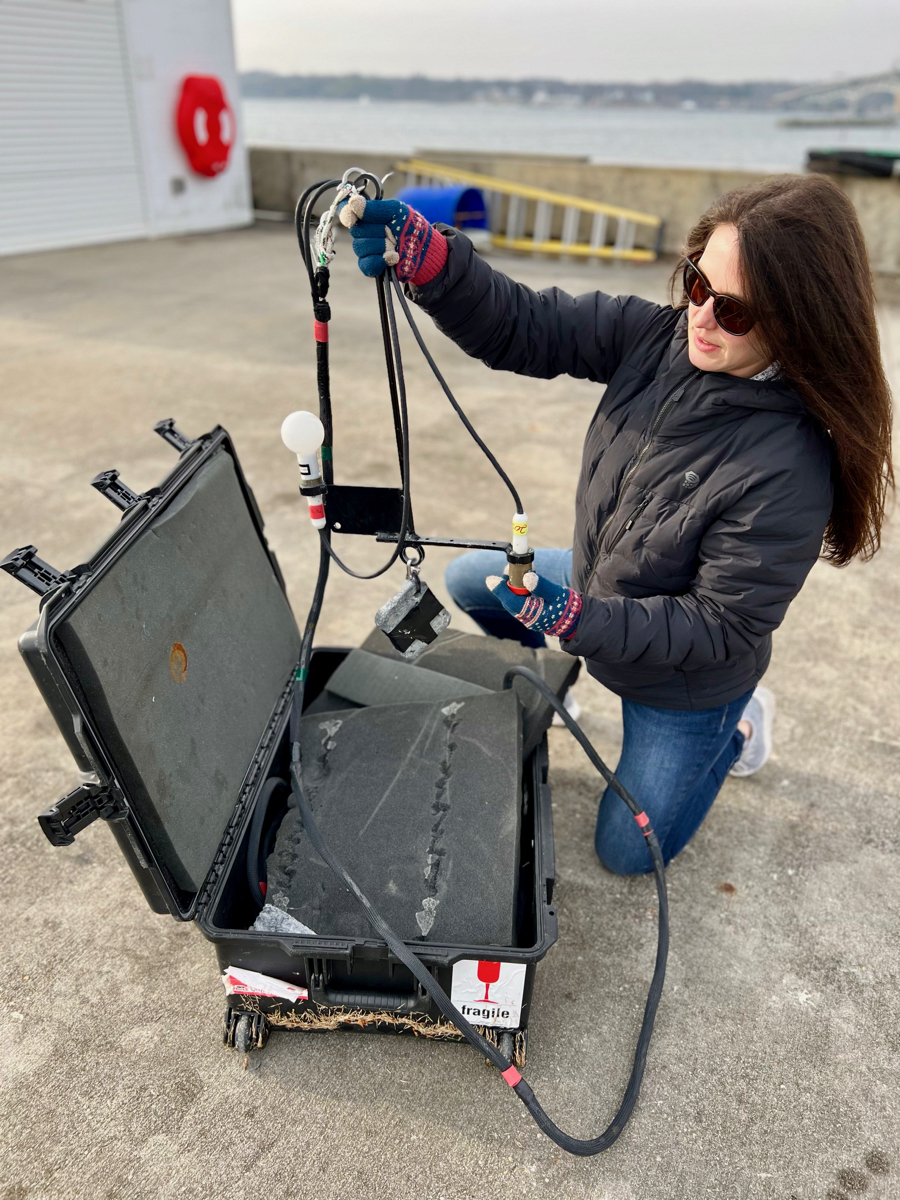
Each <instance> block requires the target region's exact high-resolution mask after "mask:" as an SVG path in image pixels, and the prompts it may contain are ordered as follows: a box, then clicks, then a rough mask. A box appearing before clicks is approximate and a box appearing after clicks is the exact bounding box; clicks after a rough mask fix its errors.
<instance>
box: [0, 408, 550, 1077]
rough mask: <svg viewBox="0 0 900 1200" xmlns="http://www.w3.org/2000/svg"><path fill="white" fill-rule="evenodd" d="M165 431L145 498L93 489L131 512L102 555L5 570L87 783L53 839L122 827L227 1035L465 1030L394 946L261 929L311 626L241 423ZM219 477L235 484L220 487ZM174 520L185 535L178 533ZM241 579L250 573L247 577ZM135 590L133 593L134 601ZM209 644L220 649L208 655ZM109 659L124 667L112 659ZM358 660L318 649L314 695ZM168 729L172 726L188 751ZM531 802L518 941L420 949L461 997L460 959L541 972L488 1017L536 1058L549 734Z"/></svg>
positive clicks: (529, 786)
mask: <svg viewBox="0 0 900 1200" xmlns="http://www.w3.org/2000/svg"><path fill="white" fill-rule="evenodd" d="M156 431H157V432H158V433H159V434H160V435H161V436H162V437H164V438H165V439H166V441H168V442H169V443H170V444H171V445H172V446H173V447H175V448H176V449H178V450H179V451H180V457H179V461H178V463H177V465H176V466H175V468H174V470H173V471H172V472H171V473H170V474H169V475H168V476H167V477H166V479H165V480H164V481H163V482H162V484H161V485H160V486H159V487H158V488H153V489H151V490H150V492H148V493H146V494H144V495H138V494H137V493H134V492H132V491H131V490H130V489H129V488H127V487H126V486H125V485H124V484H122V483H121V481H120V480H119V478H118V474H117V473H116V472H114V471H107V472H104V473H103V474H102V475H99V476H97V478H96V479H95V480H94V486H95V487H97V488H98V490H100V491H101V492H102V493H103V494H105V495H107V496H108V498H109V499H110V500H111V501H112V502H113V503H114V504H115V505H116V506H117V507H118V508H120V509H121V510H123V516H122V520H121V522H120V524H119V526H118V527H117V528H116V530H115V531H114V533H113V534H112V535H111V536H110V537H109V538H108V539H107V540H106V541H105V542H104V543H103V545H102V546H101V547H100V549H99V550H98V551H97V552H96V554H94V555H93V556H92V558H91V559H90V560H89V562H87V563H85V564H82V565H80V566H78V567H76V568H75V569H74V570H72V571H68V572H65V573H61V572H57V571H55V570H54V569H53V568H52V567H49V566H48V565H47V564H46V563H43V562H42V561H41V560H40V559H39V558H38V557H37V555H36V551H35V549H34V547H25V548H24V549H22V550H17V551H14V552H13V553H12V554H10V555H7V557H6V559H4V560H3V561H2V563H0V566H2V567H3V569H4V570H6V571H7V572H9V573H10V574H12V575H14V576H15V577H17V578H19V579H20V581H22V582H23V583H26V584H27V585H28V586H29V587H31V588H32V589H33V590H35V591H37V592H39V593H40V594H41V610H40V616H39V619H38V621H37V622H36V623H35V625H34V626H33V627H32V628H31V629H29V630H28V631H27V632H26V633H24V634H23V635H22V637H21V638H20V640H19V648H20V651H21V653H22V655H23V657H24V658H25V661H26V663H27V665H28V667H29V670H30V671H31V674H32V676H33V678H34V680H35V682H36V683H37V685H38V687H39V689H40V691H41V693H42V695H43V696H44V699H45V701H46V703H47V705H48V707H49V708H50V711H51V712H52V713H53V716H54V718H55V719H56V722H57V724H58V726H59V729H60V732H61V733H62V735H63V737H64V738H65V741H66V743H67V745H68V746H69V749H70V750H71V751H72V754H73V756H74V758H75V761H76V763H77V766H78V770H79V773H80V777H81V784H80V785H79V786H78V787H77V788H75V789H74V790H73V792H71V793H70V794H69V795H68V796H66V797H64V798H63V799H62V800H61V801H59V802H58V804H56V805H54V806H52V807H51V808H50V809H48V810H47V811H46V812H44V813H42V814H41V815H40V817H39V820H40V823H41V826H42V828H43V829H44V832H45V833H46V835H47V836H48V838H49V839H50V840H51V841H52V842H53V843H54V844H55V845H60V846H64V845H68V844H70V843H71V842H72V841H73V840H74V838H75V836H76V835H77V833H78V832H79V831H80V830H81V829H83V828H85V826H86V825H88V824H90V823H91V822H92V821H93V820H95V819H97V818H102V819H104V820H105V821H106V822H107V824H108V825H109V828H110V830H111V832H112V834H113V836H114V837H115V839H116V841H117V843H118V845H119V848H120V849H121V851H122V853H123V855H124V856H125V859H126V861H127V862H128V865H129V866H130V868H131V870H132V871H133V873H134V875H135V877H136V879H137V881H138V884H139V885H140V887H141V890H142V891H143V893H144V895H145V897H146V899H147V901H148V903H149V905H150V907H151V908H152V909H153V911H154V912H157V913H165V912H169V913H171V914H172V915H173V916H174V917H176V918H177V919H179V920H182V921H186V920H196V922H197V924H198V926H199V928H200V930H201V932H202V933H203V935H204V937H206V938H207V939H208V940H209V941H210V942H212V943H213V944H214V945H215V947H216V954H217V956H218V960H219V964H220V967H221V969H222V971H223V981H224V982H225V984H226V1012H225V1024H224V1031H223V1036H224V1039H225V1042H226V1044H228V1045H232V1046H236V1047H237V1048H239V1049H241V1050H250V1049H254V1048H261V1047H262V1045H264V1043H265V1040H266V1037H267V1034H268V1030H269V1028H270V1027H273V1026H274V1027H281V1028H285V1029H316V1028H338V1027H341V1026H346V1027H354V1028H368V1029H375V1030H391V1031H396V1032H413V1033H416V1034H418V1035H420V1036H422V1035H424V1036H426V1037H435V1038H442V1039H443V1038H457V1037H459V1035H458V1033H457V1031H456V1030H455V1028H454V1027H453V1026H450V1025H448V1024H447V1023H446V1022H444V1021H443V1020H442V1019H440V1017H439V1014H438V1013H437V1011H436V1010H435V1009H434V1008H433V1006H432V1004H431V1001H430V1000H429V998H428V996H427V995H426V994H424V992H423V991H422V990H421V989H420V988H419V987H418V986H417V985H416V983H415V981H414V979H413V977H412V976H411V975H410V973H409V972H408V971H407V970H406V968H405V967H403V966H402V965H401V964H400V963H398V962H397V961H395V960H394V959H393V958H392V956H391V955H390V953H389V951H388V950H387V947H386V946H385V945H384V943H382V942H380V941H379V940H378V939H376V938H374V937H373V938H371V939H368V938H366V939H362V938H323V937H297V936H293V935H290V936H288V935H283V934H272V933H262V932H257V931H256V930H253V929H250V928H248V926H250V925H251V924H252V923H253V921H254V919H255V916H256V913H257V905H256V903H255V902H254V901H253V899H252V898H251V893H250V889H249V886H248V883H247V879H246V861H245V857H246V843H247V839H248V833H249V824H250V818H251V815H252V812H253V807H254V803H255V801H256V799H257V797H258V795H259V792H260V789H261V788H262V786H263V784H264V782H265V781H266V779H267V778H269V777H270V776H271V775H272V774H282V775H284V776H285V777H287V775H288V756H289V752H288V716H289V699H290V692H291V685H292V679H293V674H294V668H295V664H296V659H297V654H298V649H299V642H300V635H299V632H298V630H297V627H296V622H295V621H294V619H293V616H292V615H291V614H290V609H289V608H288V606H287V600H286V597H285V595H284V581H283V579H282V576H281V572H280V570H279V568H278V564H277V562H276V560H275V557H274V555H273V554H272V553H271V551H270V550H269V548H268V546H267V544H266V540H265V537H264V534H263V521H262V517H261V515H260V513H259V509H258V507H257V505H256V502H255V500H254V497H253V494H252V492H251V491H250V488H249V487H248V486H247V483H246V481H245V479H244V477H243V474H242V472H241V469H240V466H239V464H238V461H237V457H236V455H235V451H234V447H233V445H232V443H231V439H230V438H229V436H228V434H227V433H226V432H225V431H224V430H223V429H221V428H219V427H217V428H215V429H214V430H212V432H210V433H209V434H206V435H204V436H203V437H201V438H198V439H196V440H194V441H191V440H189V439H188V438H186V437H185V436H184V435H182V434H180V433H179V432H178V430H177V429H175V428H174V425H173V423H172V422H171V421H164V422H160V424H159V425H157V426H156ZM213 477H215V479H216V480H217V482H216V483H215V487H217V488H218V489H219V491H217V492H210V491H209V489H210V488H211V487H212V486H213V485H212V484H211V483H210V480H211V479H213ZM204 488H205V489H207V491H206V493H205V499H204V498H203V496H204V493H203V489H204ZM211 495H212V496H214V498H215V499H216V503H215V504H214V505H211V504H210V502H209V498H210V496H211ZM192 505H193V508H192V507H191V506H192ZM217 522H218V523H217ZM161 531H167V533H166V536H168V537H169V539H170V540H169V543H168V545H164V544H163V543H164V540H165V539H164V536H163V534H162V532H161ZM173 539H174V540H173ZM160 546H162V549H160ZM136 548H137V549H136ZM129 554H131V556H132V557H131V559H129V558H128V557H127V556H129ZM148 562H149V566H148V565H147V563H148ZM225 563H227V564H228V569H230V570H232V577H231V578H230V579H229V578H227V577H226V579H225V580H224V584H223V581H222V579H221V578H220V577H219V576H220V572H219V571H218V570H216V569H215V568H216V564H218V567H219V568H221V567H222V564H225ZM204 571H206V573H207V574H206V575H204ZM234 571H238V572H239V573H240V572H242V574H239V576H238V577H237V579H235V577H234V574H233V573H234ZM207 575H208V576H209V578H210V579H214V580H215V587H216V588H217V589H218V593H217V595H218V603H213V601H214V600H215V599H216V595H215V594H213V595H212V596H211V599H210V602H209V604H207V603H206V592H205V590H204V589H205V588H206V578H207ZM245 583H246V585H247V589H248V592H247V595H246V596H245V595H244V594H243V585H244V584H245ZM125 584H127V585H129V586H130V587H131V588H132V590H133V591H134V593H135V595H134V596H132V595H131V594H130V593H129V594H123V587H124V585H125ZM225 585H227V586H225ZM198 597H202V599H198ZM86 602H88V603H87V604H86ZM142 606H143V607H142ZM162 608H165V609H167V610H168V609H171V613H167V612H162V613H161V611H160V610H161V609H162ZM248 611H253V612H262V613H263V614H264V617H265V620H264V621H263V622H262V625H263V628H262V629H259V628H257V627H256V626H255V625H248V624H247V613H248ZM104 622H105V623H106V624H105V625H104ZM183 626H186V627H188V628H189V629H190V630H191V631H192V639H193V640H191V639H186V640H185V645H182V640H181V639H179V637H178V636H177V635H178V632H179V630H180V629H181V628H182V627H183ZM238 626H239V628H238ZM170 630H171V636H172V646H171V650H170V651H169V654H168V663H167V669H168V671H169V672H170V674H171V679H172V681H173V682H172V683H169V682H168V681H166V682H165V684H163V683H161V682H160V680H161V679H163V678H164V676H165V670H164V669H163V667H162V666H161V665H160V661H159V660H160V655H161V653H162V651H163V650H164V649H165V648H166V647H167V646H168V641H167V640H166V639H167V638H168V636H169V632H170ZM163 641H165V646H163V644H162V643H163ZM194 644H199V645H201V646H202V647H204V648H205V649H204V650H203V651H202V652H201V653H200V654H199V656H198V655H196V654H195V653H194V652H193V650H192V645H194ZM98 647H99V649H98ZM132 647H133V648H134V653H135V654H136V655H137V657H138V661H135V662H134V664H133V666H132V668H131V671H130V673H129V672H122V671H121V661H120V660H121V658H122V657H123V656H124V655H127V654H130V653H132V649H131V648H132ZM219 648H221V653H219ZM107 653H108V654H109V659H108V661H105V662H104V661H101V660H104V656H105V655H106V654H107ZM345 653H346V651H344V650H341V649H329V648H323V649H317V650H316V651H315V652H314V654H313V659H312V664H311V669H310V674H309V678H308V681H307V688H306V699H307V703H311V702H312V701H313V700H314V699H315V698H316V696H317V695H318V694H319V693H320V692H321V690H322V688H323V687H324V686H325V683H326V681H327V679H328V677H329V676H330V674H331V673H332V671H333V670H334V669H335V668H336V666H337V665H338V663H339V662H340V661H341V659H342V657H343V655H344V654H345ZM195 662H196V663H197V664H199V665H195ZM192 672H196V673H197V675H198V677H200V678H201V679H204V678H205V690H204V687H200V690H199V691H198V692H197V693H196V694H195V695H193V696H192V697H191V699H190V702H188V701H186V700H184V698H183V697H184V696H187V695H188V692H187V691H183V692H180V691H179V683H183V682H185V681H186V679H187V677H191V678H193V676H192ZM203 672H206V675H205V677H204V676H203ZM141 689H144V690H143V691H142V690H141ZM157 689H159V690H160V692H161V693H162V691H165V696H162V694H161V696H160V699H161V704H160V706H159V709H157V707H156V695H155V694H154V695H153V696H152V697H151V702H150V703H149V704H148V702H147V695H148V694H149V693H150V692H155V691H156V690H157ZM197 696H199V697H200V700H199V701H198V699H197ZM117 697H118V699H117ZM167 697H168V698H169V699H166V698H167ZM172 697H174V699H171V698H172ZM167 705H168V707H167ZM242 706H243V707H242ZM245 711H246V712H248V713H256V714H257V715H258V719H257V720H256V725H255V727H254V728H252V729H248V728H246V727H245V726H241V727H240V728H239V729H238V730H237V732H235V731H234V730H233V729H232V730H229V729H228V728H227V725H228V721H232V723H233V722H234V720H236V719H237V720H240V718H241V714H242V713H243V712H245ZM148 713H149V714H150V715H149V716H148V715H147V714H148ZM235 714H237V716H235ZM247 719H248V720H252V719H253V718H250V717H248V718H247ZM129 720H130V725H129V727H128V728H127V729H126V728H124V725H125V724H127V723H128V722H129ZM154 722H156V723H155V724H154ZM160 730H162V731H166V730H169V731H171V740H172V745H171V746H170V745H169V744H168V738H167V737H165V738H164V736H163V734H161V733H160ZM161 740H165V741H166V742H167V744H166V745H164V746H162V745H160V742H161ZM238 743H240V744H241V745H243V746H245V747H246V749H245V750H242V749H241V745H238ZM173 747H174V752H173V754H171V755H170V754H168V753H167V752H168V751H170V750H173ZM229 754H231V759H230V760H229V761H230V762H231V766H230V768H228V769H223V770H221V771H218V770H214V771H210V770H209V768H208V762H219V761H220V760H222V761H224V759H225V758H227V757H228V755H229ZM204 755H205V756H206V757H205V758H204ZM235 755H237V757H236V758H235ZM242 756H243V757H242ZM235 763H239V764H240V765H239V769H238V768H237V767H236V766H235ZM185 764H187V766H185ZM191 769H193V771H194V775H193V777H190V770H191ZM229 769H230V771H231V775H232V777H233V778H232V781H231V782H230V783H229V779H228V770H229ZM182 774H186V775H187V776H188V777H187V778H186V779H182ZM213 777H215V778H213ZM207 779H209V780H210V782H209V785H208V788H207V787H206V781H207ZM198 781H199V783H198ZM216 789H218V790H216ZM201 801H202V802H203V803H205V804H206V809H205V810H202V804H201ZM191 803H196V804H197V805H199V806H200V810H198V811H201V810H202V811H201V817H200V820H199V824H198V825H197V830H198V831H199V832H196V833H194V832H192V830H193V829H194V826H190V828H189V829H185V827H184V813H185V812H186V808H187V806H189V805H190V804H191ZM522 806H523V807H522V823H521V846H520V856H519V860H520V864H521V867H520V878H519V904H518V918H517V945H516V946H515V947H514V948H510V947H485V946H468V945H461V946H457V945H432V944H430V943H429V944H427V945H424V944H422V943H421V942H415V943H409V945H410V949H412V950H413V951H414V952H415V953H416V955H417V956H418V957H419V958H420V959H421V960H422V961H423V962H424V963H425V964H427V965H428V967H429V968H430V969H431V970H432V972H433V973H434V975H435V977H436V978H437V980H438V981H439V982H440V983H441V985H442V986H443V987H444V989H445V990H446V991H447V992H448V994H449V993H450V992H451V990H452V986H453V978H454V966H455V965H456V964H459V963H462V965H463V967H464V968H465V969H466V970H467V971H468V970H469V968H470V967H471V966H472V964H473V963H479V964H482V965H484V964H491V963H500V964H501V967H502V965H503V964H507V965H508V966H509V967H510V969H512V965H513V964H518V973H519V977H521V968H522V967H524V968H525V974H524V988H523V991H522V996H521V1009H520V1012H519V1013H517V1020H516V1023H515V1025H514V1026H512V1027H510V1024H509V1022H507V1023H506V1025H503V1026H496V1025H495V1026H491V1027H490V1028H489V1029H487V1027H485V1028H486V1030H487V1034H488V1036H490V1037H492V1038H494V1039H500V1040H503V1039H505V1049H506V1050H507V1051H508V1052H509V1053H511V1054H514V1055H515V1058H516V1061H517V1062H519V1063H520V1064H521V1063H523V1062H524V1053H525V1030H526V1028H527V1024H528V1016H529V1011H530V1006H531V997H532V989H533V985H534V972H535V967H536V964H537V963H538V962H539V961H540V960H541V959H542V958H543V957H544V955H545V954H546V953H547V951H548V950H549V948H550V947H551V946H552V945H553V943H554V942H555V941H556V938H557V921H556V912H555V909H554V907H553V884H554V854H553V826H552V815H551V806H550V790H549V787H548V784H547V743H546V737H545V738H544V739H543V740H542V742H541V744H540V745H539V746H538V748H537V750H536V751H535V752H534V753H533V754H531V755H530V757H529V759H528V761H527V762H526V763H525V764H524V772H523V796H522ZM193 815H194V816H196V813H194V814H193ZM189 824H190V823H189ZM219 826H221V827H219ZM198 864H199V865H198ZM464 960H465V961H464ZM229 968H231V969H237V971H238V972H239V973H240V972H248V971H249V972H253V973H256V974H258V975H259V976H264V977H266V980H267V982H264V983H254V982H252V981H251V982H250V983H248V982H247V981H246V976H242V978H241V980H240V981H236V980H235V978H234V977H233V976H232V977H231V979H230V982H229V977H230V973H229ZM460 969H461V970H462V968H460ZM495 973H496V969H495ZM478 978H479V979H481V978H482V975H481V974H479V975H478ZM279 984H280V985H281V986H278V985H279ZM284 985H289V986H288V987H285V986H284ZM478 986H479V987H480V984H479V985H478ZM485 994H486V995H487V990H486V992H485Z"/></svg>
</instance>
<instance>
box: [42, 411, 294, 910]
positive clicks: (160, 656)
mask: <svg viewBox="0 0 900 1200" xmlns="http://www.w3.org/2000/svg"><path fill="white" fill-rule="evenodd" d="M184 441H185V443H186V439H184ZM98 478H99V477H98ZM117 486H119V485H117ZM124 490H125V492H127V491H128V489H124ZM130 495H131V496H132V500H133V503H132V504H131V505H130V506H129V507H128V509H127V510H126V512H125V515H124V517H123V519H122V523H121V524H120V525H119V527H118V529H117V530H116V531H115V533H114V534H113V535H112V536H111V537H110V538H109V539H108V540H107V541H106V542H105V543H104V544H103V545H102V546H101V547H100V549H99V550H98V551H97V553H96V554H95V555H94V556H93V557H92V558H91V559H90V561H89V562H88V563H86V564H84V566H82V567H79V568H77V569H76V571H75V572H70V573H69V575H68V577H67V583H66V584H65V585H64V586H62V587H60V588H58V589H56V590H54V591H53V592H52V593H48V595H47V598H46V601H45V602H44V606H43V611H42V614H41V618H40V621H39V622H38V626H37V629H36V630H35V631H34V635H35V636H34V642H35V645H36V650H37V652H38V654H39V656H40V659H41V660H42V663H43V666H44V671H41V670H39V669H38V670H36V669H35V663H34V662H33V661H29V666H30V667H31V669H32V672H33V674H35V677H36V679H37V682H38V684H39V685H40V686H41V689H42V691H43V692H44V694H45V697H46V698H47V699H48V703H50V696H49V695H48V690H50V689H51V688H52V689H55V690H56V695H57V703H56V704H55V705H54V704H52V703H51V708H53V709H54V711H55V712H56V714H57V719H58V720H60V711H59V710H60V705H59V702H58V700H59V698H60V697H62V699H63V700H64V702H65V708H67V709H68V711H69V714H70V716H69V719H70V720H72V719H73V718H74V720H75V724H76V733H77V736H78V740H79V741H80V742H81V744H82V745H83V746H85V745H86V749H87V750H88V752H89V756H90V758H91V760H92V765H93V766H94V767H95V768H96V770H97V771H98V774H99V775H100V778H101V782H103V783H107V782H108V784H109V785H111V790H112V791H113V792H114V793H115V792H116V791H118V792H120V793H121V797H122V798H124V804H125V805H126V806H127V815H126V817H125V819H126V820H127V821H128V822H129V824H130V825H131V826H132V827H133V828H134V829H135V830H136V831H137V833H138V834H139V837H140V840H141V841H142V842H143V843H144V847H143V849H144V850H145V852H146V855H147V857H148V858H149V862H150V865H151V866H152V867H153V868H155V873H156V874H157V876H158V882H159V884H160V886H161V887H162V888H163V890H164V892H165V895H166V899H167V903H168V905H169V907H170V909H171V911H172V912H173V913H174V914H177V915H178V916H180V917H182V918H185V919H187V918H190V917H191V916H193V914H194V912H195V910H196V905H197V897H198V894H199V893H200V891H201V889H202V886H203V883H204V881H205V880H206V878H207V876H208V875H209V873H210V871H211V869H212V866H213V862H214V860H215V858H216V852H217V850H218V848H219V846H220V844H221V842H222V838H223V835H224V834H225V831H226V829H227V828H228V826H229V823H230V822H231V821H232V818H233V817H234V815H235V809H236V805H237V802H238V799H239V797H240V796H241V793H242V790H243V785H244V782H245V780H246V778H247V775H248V771H249V769H250V767H251V764H253V762H254V759H255V757H256V755H257V751H258V749H259V747H260V745H261V742H262V741H263V740H264V738H265V736H266V734H267V731H268V730H269V729H270V726H271V723H272V721H273V717H274V716H275V714H276V713H277V712H278V711H280V709H281V707H282V706H283V703H284V699H285V694H286V689H288V687H289V685H290V680H291V678H292V676H293V672H294V670H295V668H296V663H297V660H298V658H299V653H300V634H299V631H298V629H297V625H296V622H295V620H294V617H293V614H292V613H291V610H290V607H289V605H288V601H287V598H286V596H285V592H284V582H283V580H282V578H281V573H280V571H279V569H278V564H277V562H276V561H275V558H274V556H273V555H272V554H271V552H270V551H269V549H268V546H267V545H266V541H265V538H264V536H263V522H262V518H261V517H260V514H259V510H258V509H257V506H256V502H255V500H254V498H253V495H252V493H251V492H250V490H249V488H248V486H247V484H246V482H245V480H244V477H243V475H242V473H241V469H240V467H239V465H238V462H237V458H236V456H235V453H234V449H233V447H232V444H231V440H230V438H229V437H228V434H227V433H226V432H225V431H224V430H222V429H220V428H216V429H214V430H213V431H212V433H210V434H207V435H206V436H204V437H203V438H200V439H198V440H197V441H195V442H193V443H187V446H186V449H184V451H183V453H182V455H181V458H180V460H179V463H178V465H177V466H176V468H175V469H174V470H173V471H172V473H171V474H170V475H169V476H168V477H167V478H166V479H165V480H164V481H163V483H162V484H161V486H160V487H159V488H158V489H157V488H154V489H152V490H151V492H150V493H147V494H146V495H144V496H140V497H138V496H136V495H134V494H133V493H130ZM110 498H112V499H115V498H114V497H112V496H111V497H110ZM116 502H117V503H119V502H120V501H119V500H116ZM73 576H74V578H73ZM27 636H28V635H26V637H27ZM28 657H29V655H28V654H26V658H28ZM45 673H46V675H47V676H48V677H46V678H42V677H41V676H42V675H45ZM67 693H68V694H67ZM79 717H80V719H81V722H82V724H83V728H82V729H81V730H78V729H77V725H78V718H79ZM60 725H61V727H62V726H63V721H62V720H60ZM63 732H64V733H67V731H66V730H65V729H63ZM85 735H86V736H85ZM67 740H68V741H69V742H70V744H71V742H72V738H71V730H69V731H68V736H67ZM104 777H105V778H104Z"/></svg>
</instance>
